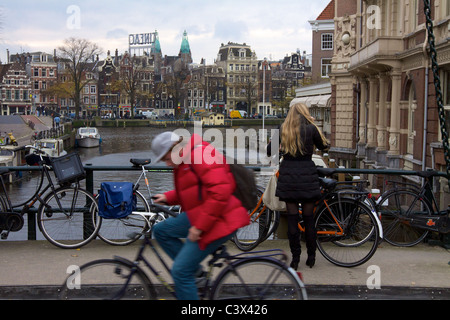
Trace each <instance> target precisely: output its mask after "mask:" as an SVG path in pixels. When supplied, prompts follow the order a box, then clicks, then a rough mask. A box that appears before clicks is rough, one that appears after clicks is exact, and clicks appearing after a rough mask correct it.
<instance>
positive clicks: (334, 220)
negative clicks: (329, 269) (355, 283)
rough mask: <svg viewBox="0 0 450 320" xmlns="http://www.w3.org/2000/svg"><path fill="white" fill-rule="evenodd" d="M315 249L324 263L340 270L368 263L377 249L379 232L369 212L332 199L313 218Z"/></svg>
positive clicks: (359, 205)
mask: <svg viewBox="0 0 450 320" xmlns="http://www.w3.org/2000/svg"><path fill="white" fill-rule="evenodd" d="M316 229H317V247H318V249H319V251H320V253H321V254H322V255H323V256H324V258H325V259H327V260H328V261H330V262H331V263H333V264H335V265H337V266H341V267H356V266H359V265H361V264H363V263H365V262H366V261H368V260H369V259H370V258H371V257H372V256H373V254H374V253H375V251H376V250H377V247H378V241H379V237H380V230H379V228H378V223H377V220H376V218H375V217H374V216H373V215H372V213H371V211H370V209H369V208H368V207H367V206H366V205H364V204H362V203H360V202H357V201H355V200H354V199H346V198H340V199H334V200H331V201H330V202H328V203H327V205H324V206H322V207H321V208H320V209H319V210H318V213H317V216H316Z"/></svg>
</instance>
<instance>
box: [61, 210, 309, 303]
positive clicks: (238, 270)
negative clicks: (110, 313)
mask: <svg viewBox="0 0 450 320" xmlns="http://www.w3.org/2000/svg"><path fill="white" fill-rule="evenodd" d="M152 210H154V211H155V212H164V213H165V214H168V215H171V216H174V213H173V212H172V211H170V210H168V209H166V208H164V207H162V206H159V205H156V204H154V205H153V206H152ZM169 219H173V218H169ZM155 222H156V215H155V216H154V218H152V219H151V223H155ZM151 230H152V228H150V230H149V232H147V233H146V234H145V237H144V240H143V241H142V245H141V246H140V248H139V250H138V253H137V256H136V259H135V260H134V261H130V260H127V259H125V258H122V257H114V258H113V259H101V260H95V261H92V262H89V263H87V264H85V265H83V266H81V267H80V268H79V269H78V270H75V271H74V273H73V274H72V275H70V276H69V277H68V278H67V279H66V281H65V282H64V284H63V285H62V286H61V288H60V291H59V298H60V299H64V300H65V299H69V300H71V299H106V300H117V299H158V298H161V297H162V298H166V297H167V295H163V293H164V291H165V292H168V293H169V296H172V297H173V298H176V294H175V290H174V287H173V284H170V283H169V282H168V281H167V280H166V279H165V278H164V275H163V273H162V272H160V271H158V270H157V268H156V267H155V266H154V265H153V264H152V263H151V262H150V261H149V260H147V259H146V258H145V257H144V251H145V249H146V248H150V249H151V251H152V252H153V253H154V255H155V256H156V257H157V258H158V260H159V262H160V263H161V265H162V266H163V267H164V269H165V271H166V272H167V273H168V274H170V268H169V267H168V265H167V263H166V262H165V261H164V259H163V258H162V256H161V255H160V253H159V252H158V249H157V247H156V246H155V245H154V243H153V240H152V239H151ZM286 260H287V256H286V254H285V253H284V252H283V251H282V250H267V251H259V252H253V253H241V254H238V255H230V254H229V253H228V252H227V250H226V247H225V246H221V247H220V248H219V249H218V250H217V251H216V252H214V254H213V255H212V258H211V259H210V260H209V262H208V266H209V267H208V271H207V275H206V277H205V278H204V279H203V280H204V281H203V283H201V284H198V287H199V297H200V298H201V299H207V298H209V299H213V300H220V299H249V300H267V299H275V300H285V299H287V300H303V299H306V298H307V295H306V290H305V286H304V284H303V282H302V280H301V279H300V277H299V274H298V273H296V272H295V271H294V270H293V269H292V268H290V267H288V266H287V265H286V263H285V262H286ZM142 265H144V266H146V267H147V269H148V270H149V271H150V272H151V274H153V275H154V276H155V277H156V279H157V281H158V282H159V283H160V285H154V284H153V283H152V281H151V280H150V277H149V276H148V275H147V273H146V272H145V271H144V269H143V268H142V267H141V266H142ZM216 267H224V268H223V269H222V270H221V272H220V273H219V275H218V276H217V277H216V278H214V279H213V269H214V268H216ZM162 288H165V289H166V290H164V289H162Z"/></svg>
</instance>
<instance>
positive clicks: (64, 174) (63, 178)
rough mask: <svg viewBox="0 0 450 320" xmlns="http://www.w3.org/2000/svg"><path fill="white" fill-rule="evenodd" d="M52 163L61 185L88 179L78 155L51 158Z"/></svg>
mask: <svg viewBox="0 0 450 320" xmlns="http://www.w3.org/2000/svg"><path fill="white" fill-rule="evenodd" d="M50 162H51V166H52V167H53V172H54V173H55V176H56V179H57V180H58V182H59V184H63V183H66V182H72V181H76V180H82V179H84V178H85V177H86V172H85V170H84V167H83V163H82V162H81V160H80V156H79V155H78V153H71V154H67V155H65V156H62V157H58V158H50Z"/></svg>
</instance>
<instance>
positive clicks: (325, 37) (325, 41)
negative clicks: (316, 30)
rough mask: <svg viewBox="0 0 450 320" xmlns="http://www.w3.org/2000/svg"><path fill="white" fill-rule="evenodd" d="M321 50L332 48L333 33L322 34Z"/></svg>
mask: <svg viewBox="0 0 450 320" xmlns="http://www.w3.org/2000/svg"><path fill="white" fill-rule="evenodd" d="M322 50H333V34H332V33H324V34H322Z"/></svg>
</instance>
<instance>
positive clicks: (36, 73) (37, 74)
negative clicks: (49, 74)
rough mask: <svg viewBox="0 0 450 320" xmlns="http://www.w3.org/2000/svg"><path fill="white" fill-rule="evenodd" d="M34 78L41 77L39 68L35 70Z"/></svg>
mask: <svg viewBox="0 0 450 320" xmlns="http://www.w3.org/2000/svg"><path fill="white" fill-rule="evenodd" d="M34 76H35V77H39V69H38V68H34Z"/></svg>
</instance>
